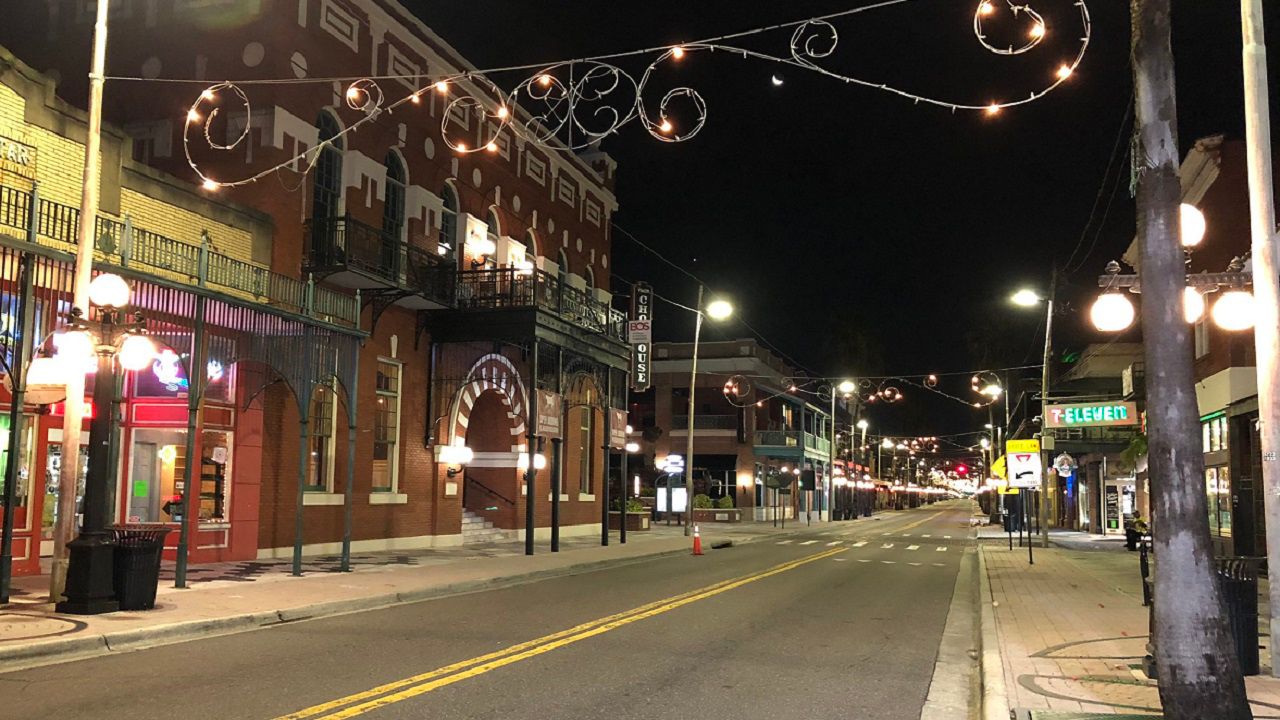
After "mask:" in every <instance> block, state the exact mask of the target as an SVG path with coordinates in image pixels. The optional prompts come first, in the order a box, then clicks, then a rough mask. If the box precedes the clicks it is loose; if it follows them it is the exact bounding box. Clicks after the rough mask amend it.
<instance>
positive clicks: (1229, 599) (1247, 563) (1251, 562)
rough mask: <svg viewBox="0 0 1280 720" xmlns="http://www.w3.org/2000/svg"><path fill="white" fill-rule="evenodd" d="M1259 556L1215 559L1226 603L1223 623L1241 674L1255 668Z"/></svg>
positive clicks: (1247, 673)
mask: <svg viewBox="0 0 1280 720" xmlns="http://www.w3.org/2000/svg"><path fill="white" fill-rule="evenodd" d="M1260 561H1261V558H1238V557H1236V558H1232V557H1225V558H1217V563H1218V583H1219V585H1220V587H1221V588H1222V596H1223V600H1224V602H1225V603H1226V605H1227V623H1228V625H1229V626H1230V627H1231V636H1232V637H1233V638H1234V639H1235V643H1236V657H1237V658H1239V659H1240V670H1241V671H1242V672H1243V673H1244V674H1245V675H1257V674H1258V672H1259V668H1258V564H1259V562H1260Z"/></svg>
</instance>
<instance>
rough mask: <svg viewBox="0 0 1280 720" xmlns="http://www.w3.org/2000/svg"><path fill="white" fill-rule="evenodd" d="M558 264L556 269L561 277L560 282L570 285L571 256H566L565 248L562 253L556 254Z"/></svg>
mask: <svg viewBox="0 0 1280 720" xmlns="http://www.w3.org/2000/svg"><path fill="white" fill-rule="evenodd" d="M556 265H557V266H558V267H557V269H556V274H557V276H558V277H559V279H560V284H561V285H568V284H569V258H568V257H566V256H565V254H564V251H563V250H561V251H560V254H559V255H557V256H556Z"/></svg>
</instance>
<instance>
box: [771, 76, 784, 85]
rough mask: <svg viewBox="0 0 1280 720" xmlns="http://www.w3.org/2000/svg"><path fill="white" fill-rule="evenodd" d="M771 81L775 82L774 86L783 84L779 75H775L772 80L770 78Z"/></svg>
mask: <svg viewBox="0 0 1280 720" xmlns="http://www.w3.org/2000/svg"><path fill="white" fill-rule="evenodd" d="M769 79H770V80H771V81H772V82H773V84H774V85H781V84H782V78H780V77H778V76H777V75H774V76H772V77H771V78H769Z"/></svg>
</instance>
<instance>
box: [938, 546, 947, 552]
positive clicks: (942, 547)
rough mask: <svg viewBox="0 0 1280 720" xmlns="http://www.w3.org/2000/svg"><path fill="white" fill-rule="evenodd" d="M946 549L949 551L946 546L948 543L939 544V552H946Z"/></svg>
mask: <svg viewBox="0 0 1280 720" xmlns="http://www.w3.org/2000/svg"><path fill="white" fill-rule="evenodd" d="M946 551H947V546H946V545H939V546H938V552H946Z"/></svg>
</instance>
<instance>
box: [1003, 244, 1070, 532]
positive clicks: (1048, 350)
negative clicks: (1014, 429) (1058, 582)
mask: <svg viewBox="0 0 1280 720" xmlns="http://www.w3.org/2000/svg"><path fill="white" fill-rule="evenodd" d="M1057 291H1058V269H1057V268H1056V267H1055V268H1053V270H1052V272H1051V273H1050V274H1049V295H1048V297H1045V298H1041V297H1040V296H1039V295H1037V294H1036V292H1035V291H1034V290H1027V289H1023V290H1019V291H1017V292H1016V293H1014V294H1013V297H1011V298H1010V299H1011V300H1012V301H1013V304H1015V305H1018V306H1021V307H1035V306H1036V305H1038V304H1040V303H1041V302H1042V301H1043V302H1044V307H1045V310H1044V365H1043V366H1042V367H1041V368H1040V442H1041V443H1043V442H1044V427H1045V423H1046V422H1047V421H1046V419H1045V418H1046V416H1047V415H1046V413H1047V410H1046V409H1045V407H1046V406H1047V405H1048V404H1049V372H1050V365H1051V360H1052V357H1053V304H1054V298H1055V296H1056V295H1057ZM1006 404H1007V402H1006ZM1041 454H1042V457H1043V458H1047V455H1048V453H1047V452H1046V451H1045V450H1044V448H1043V447H1041ZM1041 462H1042V464H1043V465H1044V466H1045V472H1043V473H1041V475H1040V512H1039V520H1040V541H1041V543H1042V545H1041V547H1049V523H1048V522H1046V518H1045V505H1046V503H1045V500H1046V499H1047V498H1048V496H1049V493H1048V483H1049V473H1048V463H1047V462H1044V460H1043V459H1042V461H1041ZM1029 537H1030V535H1028V538H1029ZM1028 542H1030V540H1028Z"/></svg>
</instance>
